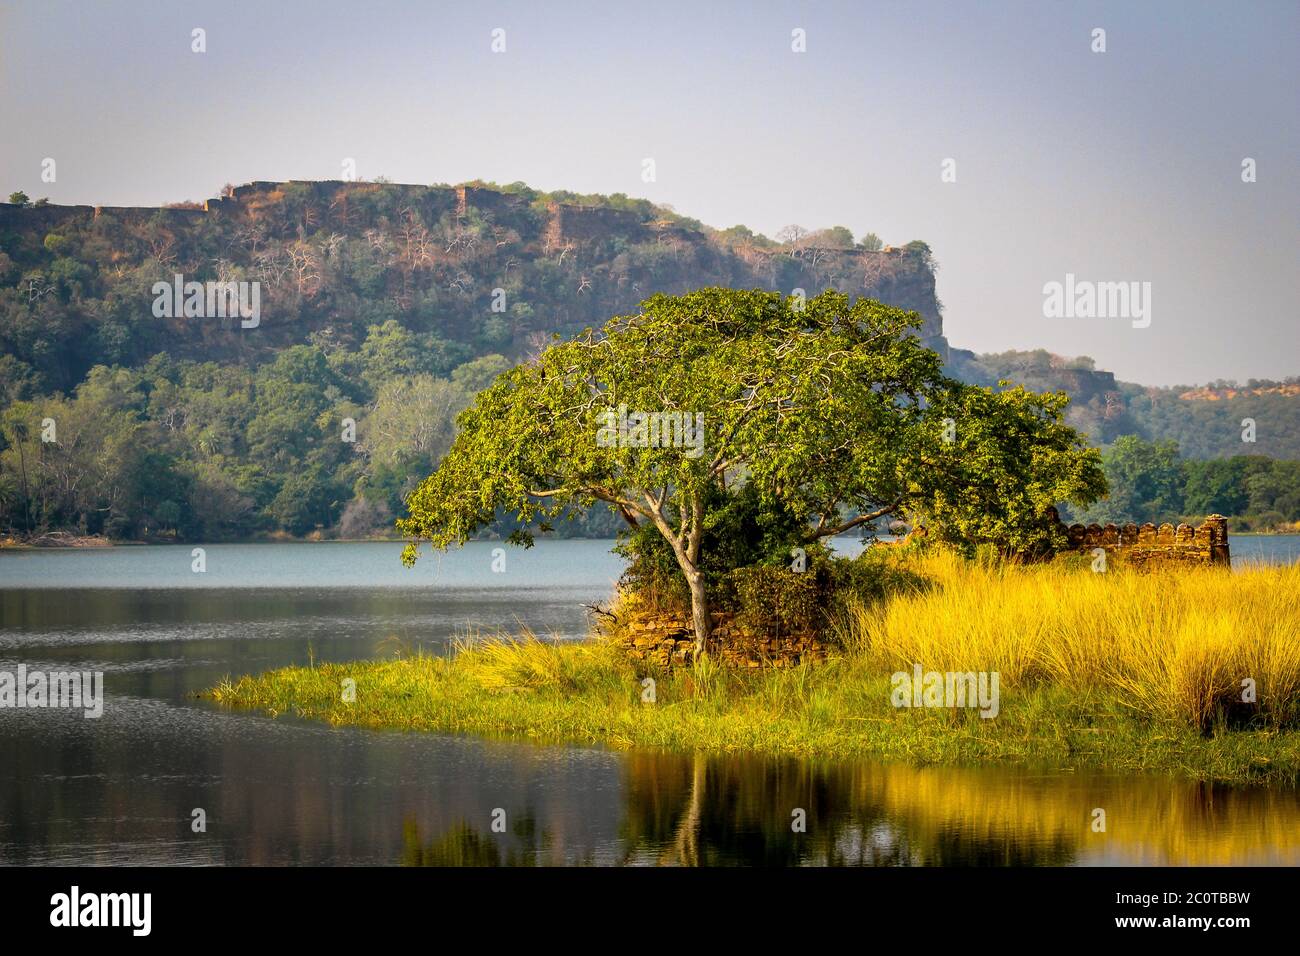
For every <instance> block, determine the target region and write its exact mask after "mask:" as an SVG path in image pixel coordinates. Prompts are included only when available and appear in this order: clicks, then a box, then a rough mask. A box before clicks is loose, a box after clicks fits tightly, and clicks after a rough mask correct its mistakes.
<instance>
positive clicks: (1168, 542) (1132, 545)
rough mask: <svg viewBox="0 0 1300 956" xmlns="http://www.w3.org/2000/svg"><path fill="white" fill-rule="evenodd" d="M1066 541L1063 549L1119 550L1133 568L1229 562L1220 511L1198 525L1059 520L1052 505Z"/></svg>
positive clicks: (1225, 529) (1085, 550) (1223, 522)
mask: <svg viewBox="0 0 1300 956" xmlns="http://www.w3.org/2000/svg"><path fill="white" fill-rule="evenodd" d="M1050 514H1051V517H1053V518H1055V519H1056V521H1057V523H1058V524H1060V525H1061V529H1062V530H1063V531H1064V532H1065V535H1066V540H1067V541H1068V542H1069V544H1068V545H1067V548H1066V550H1068V551H1071V552H1076V553H1091V552H1092V551H1093V550H1095V549H1097V548H1103V549H1105V551H1106V552H1107V554H1112V553H1114V554H1118V555H1119V556H1120V559H1121V561H1122V562H1123V563H1125V564H1127V565H1129V566H1131V567H1135V568H1156V567H1160V566H1165V565H1171V564H1213V565H1223V566H1224V567H1227V566H1229V565H1230V564H1231V554H1230V552H1229V550H1228V519H1227V518H1225V517H1224V516H1223V515H1217V514H1215V515H1209V516H1208V517H1207V518H1206V519H1205V521H1203V522H1202V523H1201V524H1200V525H1198V526H1197V527H1192V526H1191V525H1189V524H1185V523H1184V524H1179V525H1177V526H1175V525H1172V524H1169V523H1168V522H1166V523H1164V524H1162V525H1159V526H1157V525H1154V524H1152V523H1150V522H1147V523H1146V524H1142V525H1138V524H1133V523H1131V522H1130V523H1129V524H1125V525H1116V524H1107V525H1105V526H1104V527H1103V526H1102V525H1098V524H1091V525H1087V526H1085V525H1082V524H1072V525H1070V526H1069V527H1066V526H1065V525H1064V524H1061V522H1060V519H1059V517H1058V516H1057V513H1056V510H1055V509H1051V511H1050Z"/></svg>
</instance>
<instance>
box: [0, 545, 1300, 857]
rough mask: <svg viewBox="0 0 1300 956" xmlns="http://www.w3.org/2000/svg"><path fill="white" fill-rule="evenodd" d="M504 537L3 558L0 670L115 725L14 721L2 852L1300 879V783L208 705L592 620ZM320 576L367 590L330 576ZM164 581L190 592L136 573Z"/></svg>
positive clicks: (27, 717)
mask: <svg viewBox="0 0 1300 956" xmlns="http://www.w3.org/2000/svg"><path fill="white" fill-rule="evenodd" d="M484 544H485V547H482V548H478V547H476V546H470V547H467V548H466V549H465V550H464V551H463V552H458V553H457V557H452V556H449V557H448V558H447V559H446V561H447V566H446V567H445V568H444V571H446V572H447V573H446V576H445V577H443V578H439V579H438V583H437V584H435V585H433V586H430V587H423V588H410V587H403V586H400V582H402V581H408V582H409V580H410V579H409V578H402V577H401V573H402V569H401V567H400V564H399V563H398V562H397V561H396V551H395V549H394V548H393V547H392V546H387V545H385V546H373V545H355V546H354V545H344V544H341V545H331V546H329V547H327V548H325V549H324V550H320V549H313V548H312V547H311V546H300V545H291V546H285V547H280V546H276V545H265V546H257V547H250V548H243V547H241V546H229V549H230V550H229V551H223V550H219V547H225V546H218V547H214V548H213V552H215V558H216V559H217V560H216V561H215V562H214V561H213V558H214V554H213V552H210V553H209V567H210V568H214V567H215V568H217V569H219V570H218V571H216V572H214V574H215V575H216V576H215V577H214V578H212V579H208V580H206V582H205V583H203V584H202V585H196V586H191V587H186V586H183V585H181V584H180V583H178V582H179V581H180V580H181V578H180V575H181V574H182V573H183V574H184V575H190V572H189V571H188V558H187V554H188V552H186V551H184V550H183V549H173V548H136V549H125V548H123V549H112V551H114V552H116V553H115V554H104V555H100V554H84V555H67V554H62V555H50V556H43V555H38V556H34V557H36V558H39V559H40V560H39V561H34V562H33V561H29V559H28V558H23V559H21V561H20V564H14V563H10V562H9V556H5V555H0V667H14V666H16V665H17V664H19V663H23V664H26V665H27V666H28V667H29V668H45V669H49V668H51V667H64V668H69V669H78V670H103V671H105V687H106V693H107V699H106V702H105V712H104V716H103V718H102V719H100V720H90V721H88V720H84V719H82V718H81V717H80V715H79V714H73V713H69V712H61V711H29V710H21V711H19V710H0V864H50V863H61V864H116V863H136V864H208V863H218V864H387V865H395V864H403V863H405V864H409V865H439V866H442V865H457V866H459V865H465V866H468V865H487V866H530V865H598V866H606V865H677V866H706V865H735V864H747V865H766V866H796V865H812V864H828V865H871V866H879V865H885V866H892V865H905V866H929V865H1008V864H1079V865H1093V864H1186V865H1202V864H1285V865H1297V864H1300V806H1298V801H1297V793H1296V791H1295V790H1294V789H1292V790H1283V789H1269V790H1244V789H1229V788H1220V787H1209V786H1201V785H1197V784H1193V783H1187V782H1184V781H1179V780H1170V779H1166V778H1163V777H1140V778H1139V777H1128V778H1117V777H1107V776H1095V775H1085V774H1070V773H1050V774H1049V773H1040V774H1035V773H1031V772H1026V771H1023V770H1013V769H1008V768H994V769H956V768H923V769H917V768H909V767H903V766H875V765H871V764H864V763H851V764H850V763H837V762H833V761H822V762H819V761H805V760H794V759H785V760H769V759H758V758H742V757H727V756H712V757H703V756H700V757H695V756H691V755H674V754H656V753H646V752H632V753H620V752H612V751H608V750H602V749H597V748H585V747H538V746H532V745H530V744H526V743H506V742H500V741H486V740H479V739H474V738H456V737H444V736H437V735H432V734H403V733H376V732H371V731H365V730H360V729H357V728H331V727H326V726H322V725H318V724H311V723H304V722H300V721H296V720H292V719H288V718H280V719H270V718H268V717H265V716H261V715H258V714H252V713H244V712H232V711H226V710H222V709H220V708H217V707H215V706H213V705H211V704H209V703H208V702H206V701H203V700H199V699H195V698H194V697H193V694H194V692H195V691H198V690H200V689H203V688H205V687H209V686H211V685H212V684H214V683H216V682H217V681H219V680H221V679H222V678H223V677H225V676H227V675H231V674H242V673H248V672H256V671H261V670H265V669H268V668H273V667H282V666H285V665H289V664H306V663H308V662H309V661H310V660H313V659H315V660H330V661H341V660H354V659H358V658H368V657H373V656H376V655H377V654H382V653H384V652H385V648H389V647H392V646H396V645H401V646H402V647H404V648H405V649H406V650H408V651H409V650H411V649H412V648H414V647H419V648H421V649H423V650H425V651H426V652H431V653H437V652H438V651H439V650H440V649H441V648H442V647H444V646H445V644H446V642H447V640H448V639H450V638H451V637H453V636H455V635H458V634H464V633H465V632H466V631H467V630H472V629H474V628H481V629H483V630H485V631H494V630H496V629H498V628H500V629H505V630H515V629H517V628H518V626H519V625H520V624H526V625H527V626H530V627H532V628H534V629H535V630H537V631H539V632H542V633H554V634H557V635H560V636H574V637H577V636H581V635H583V634H585V633H586V627H587V625H586V620H587V614H586V611H585V610H584V609H583V607H582V604H583V603H587V602H593V601H599V600H602V599H604V598H606V597H608V594H609V587H610V577H611V566H610V563H609V556H608V551H607V549H608V544H607V543H602V542H542V543H539V545H538V547H537V548H536V549H534V551H532V552H529V553H527V556H526V557H525V559H524V561H525V562H527V563H519V564H515V563H512V564H511V565H510V568H511V573H509V574H505V575H494V574H492V573H491V572H490V571H489V570H487V569H488V568H490V566H491V555H490V547H491V545H490V543H484ZM101 559H103V560H102V561H101ZM178 560H179V561H180V562H181V567H182V571H176V570H175V568H173V567H172V566H173V564H174V563H175V562H176V561H178ZM512 560H513V558H512ZM457 562H459V563H457ZM321 567H326V568H328V569H330V571H329V573H330V574H331V575H333V574H336V573H337V574H340V575H342V574H344V573H346V574H347V575H350V577H349V578H348V580H349V581H352V582H354V584H353V586H349V587H342V586H339V587H322V586H321V584H320V582H321ZM150 569H155V570H158V571H159V573H160V574H162V573H164V572H163V569H170V570H166V572H165V573H166V574H173V575H174V576H175V577H176V579H177V583H173V584H172V585H171V586H167V587H155V588H153V589H151V590H139V589H126V588H122V587H119V586H118V585H117V582H119V581H121V580H130V579H132V578H136V579H139V580H152V579H151V578H150V577H149V574H152V573H153V572H152V571H151V570H150ZM146 572H147V573H146ZM516 572H517V573H516ZM190 577H201V576H194V575H190ZM19 579H21V581H23V582H26V583H24V584H23V585H22V586H20V587H14V586H11V585H12V584H13V582H14V581H15V580H19ZM34 581H39V582H40V583H38V584H37V583H32V582H34ZM312 581H315V582H316V583H315V586H306V585H305V584H304V582H312ZM222 582H224V583H222ZM357 582H359V583H357ZM1097 807H1100V808H1103V809H1105V811H1106V815H1107V831H1106V832H1105V833H1093V832H1092V830H1091V826H1090V824H1091V822H1092V811H1093V809H1094V808H1097ZM195 808H203V809H204V810H205V811H206V814H207V824H208V826H207V830H206V831H204V832H199V833H196V832H194V831H193V829H192V828H191V819H192V817H191V813H192V811H193V810H194V809H195ZM497 809H500V810H503V811H504V813H505V821H506V826H505V830H504V832H501V833H497V832H494V831H493V830H492V821H493V818H494V816H493V815H494V811H495V810H497ZM796 809H798V810H802V811H804V814H805V816H806V821H807V828H806V832H796V831H795V830H794V829H792V826H791V824H792V822H794V818H793V817H792V811H794V810H796Z"/></svg>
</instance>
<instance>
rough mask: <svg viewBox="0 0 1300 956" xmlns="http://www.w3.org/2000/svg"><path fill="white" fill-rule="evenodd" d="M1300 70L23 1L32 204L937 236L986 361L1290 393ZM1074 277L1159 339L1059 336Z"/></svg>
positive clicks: (1296, 56) (765, 23)
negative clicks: (365, 204)
mask: <svg viewBox="0 0 1300 956" xmlns="http://www.w3.org/2000/svg"><path fill="white" fill-rule="evenodd" d="M196 28H197V29H202V30H204V31H205V40H206V50H205V51H204V52H201V53H198V52H194V50H193V49H192V46H193V39H192V35H193V33H192V31H193V30H195V29H196ZM498 29H499V30H504V31H505V32H504V41H505V49H504V52H494V51H493V49H492V46H493V31H494V30H498ZM1097 29H1102V30H1104V31H1105V50H1104V52H1098V51H1097V50H1096V49H1094V48H1095V47H1096V46H1098V41H1097V39H1096V38H1095V36H1094V31H1095V30H1097ZM796 30H798V31H803V33H802V36H803V38H804V43H803V46H804V47H805V49H804V50H803V51H802V52H796V50H795V49H794V47H795V46H797V45H799V44H798V42H797V40H796V36H795V33H794V31H796ZM497 36H498V38H499V37H500V36H501V35H500V34H498V35H497ZM498 45H499V44H498ZM1298 47H1300V2H1297V0H1274V2H1251V0H1234V2H1232V3H1227V2H1222V3H1199V2H1194V0H1180V2H1157V0H1146V2H1140V3H1136V2H1132V0H1127V2H1122V3H1069V4H1067V3H1059V2H1051V0H1038V2H1033V3H1019V2H998V0H994V2H989V3H973V2H967V0H951V2H901V0H889V2H856V3H834V2H816V3H780V2H762V0H756V2H750V3H723V2H717V3H712V2H711V3H701V2H699V0H694V2H688V3H675V2H663V0H657V2H654V3H623V2H618V0H606V2H596V3H577V2H563V0H559V2H550V3H537V2H528V3H437V2H397V0H391V2H372V0H366V2H361V0H351V2H337V0H319V2H314V3H306V2H298V0H280V2H275V3H268V2H265V0H259V2H246V0H224V2H220V3H199V2H188V0H167V2H162V0H112V2H110V0H100V2H93V3H91V2H62V0H39V2H37V0H30V2H23V0H19V2H15V0H0V194H2V195H6V196H7V195H8V193H10V192H12V191H14V190H22V191H24V192H26V193H28V194H29V195H30V196H31V197H32V198H37V197H42V196H46V197H49V199H50V201H51V202H54V203H68V204H75V203H80V204H91V205H157V204H160V203H163V202H174V201H178V200H183V199H203V198H207V197H210V196H215V195H217V193H218V192H219V190H220V189H221V187H222V185H223V184H225V183H235V184H239V183H242V182H249V181H252V180H259V179H261V180H284V179H340V178H343V175H342V170H343V163H344V161H345V160H346V159H349V158H350V159H353V160H355V163H356V174H357V175H358V176H359V177H361V178H366V179H371V178H374V177H376V176H386V177H388V178H389V179H391V180H393V181H394V182H409V183H456V182H463V181H466V180H471V179H485V180H490V181H495V182H498V183H510V182H516V181H523V182H526V183H528V184H529V185H531V186H533V187H536V188H539V189H546V190H553V189H568V190H572V191H575V192H582V193H592V192H600V193H613V192H623V193H627V194H629V195H632V196H643V197H645V198H648V199H651V200H653V201H655V202H661V203H668V204H670V205H671V206H672V207H673V208H674V209H676V210H677V211H678V212H679V213H681V214H683V215H687V216H691V217H693V218H696V219H699V220H701V221H702V222H704V223H707V224H708V225H711V226H716V227H720V228H721V227H727V226H731V225H735V224H737V223H744V224H745V225H748V226H750V227H751V228H753V229H755V230H757V231H761V232H764V233H766V234H768V235H774V234H775V233H776V232H778V231H779V230H780V229H781V228H782V227H783V226H785V225H788V224H792V223H797V224H800V225H802V226H805V227H807V228H822V227H828V226H832V225H843V226H846V227H848V228H849V229H850V230H852V232H853V233H854V235H855V236H858V237H861V236H862V235H864V234H865V233H867V232H875V233H876V234H878V235H879V236H880V237H881V238H882V239H883V240H884V241H885V242H886V243H892V244H895V245H901V244H903V243H906V242H908V241H910V240H913V239H923V240H925V241H926V242H928V243H929V244H930V246H931V248H932V250H933V252H934V257H935V260H936V261H937V263H938V265H939V272H938V293H939V297H940V299H941V300H942V302H943V303H944V324H945V332H946V334H947V336H948V338H949V340H950V342H951V343H952V344H953V345H954V346H956V347H960V348H968V349H972V350H975V351H978V352H989V351H1003V350H1006V349H1013V348H1014V349H1031V348H1045V349H1048V350H1050V351H1052V352H1056V353H1059V354H1063V355H1067V356H1075V355H1089V356H1091V357H1093V358H1094V359H1095V360H1096V361H1097V364H1098V367H1100V368H1105V369H1110V370H1112V371H1114V372H1115V373H1116V374H1117V376H1118V377H1119V378H1120V379H1122V380H1126V381H1135V382H1140V383H1143V384H1149V385H1171V384H1193V383H1203V382H1207V381H1211V380H1215V379H1238V380H1241V381H1245V380H1246V379H1249V378H1282V377H1285V376H1289V375H1297V374H1300V316H1298V315H1297V305H1296V303H1297V301H1300V270H1297V248H1298V243H1297V239H1300V201H1298V197H1300V189H1298V188H1297V183H1296V172H1297V159H1298V158H1300V156H1298V154H1300V149H1298V147H1300V109H1298V108H1297V107H1298V106H1300V102H1298V97H1297V79H1298V76H1300V70H1298V69H1297V67H1298V66H1300V52H1298ZM47 158H50V159H54V160H55V177H56V178H55V181H54V182H45V181H42V168H43V167H42V164H43V161H44V160H45V159H47ZM646 159H653V161H654V180H653V181H652V182H647V181H645V179H644V177H643V170H644V169H645V166H644V163H643V161H644V160H646ZM1247 159H1251V160H1253V161H1254V168H1255V181H1254V182H1243V165H1242V164H1243V161H1245V160H1247ZM948 160H951V161H952V162H951V163H946V161H948ZM945 171H946V172H947V174H948V175H947V176H945ZM954 173H955V177H954V175H953V174H954ZM945 179H947V180H950V181H945ZM952 180H955V181H952ZM1067 275H1073V276H1074V277H1075V281H1076V282H1079V281H1084V282H1124V283H1139V284H1141V283H1150V286H1149V287H1146V288H1149V289H1150V299H1149V304H1150V310H1149V315H1148V316H1146V318H1149V320H1150V321H1149V323H1148V324H1145V325H1143V322H1144V321H1145V319H1136V318H1135V319H1130V317H1129V316H1127V315H1125V316H1119V317H1115V316H1111V317H1107V316H1105V315H1100V316H1086V315H1073V316H1071V317H1048V315H1047V313H1048V312H1049V311H1050V310H1049V309H1047V308H1046V307H1045V304H1044V302H1045V298H1046V295H1045V292H1044V287H1045V286H1046V285H1047V284H1049V283H1053V282H1057V283H1062V284H1064V283H1065V282H1066V277H1067ZM1139 288H1143V287H1142V286H1141V285H1139Z"/></svg>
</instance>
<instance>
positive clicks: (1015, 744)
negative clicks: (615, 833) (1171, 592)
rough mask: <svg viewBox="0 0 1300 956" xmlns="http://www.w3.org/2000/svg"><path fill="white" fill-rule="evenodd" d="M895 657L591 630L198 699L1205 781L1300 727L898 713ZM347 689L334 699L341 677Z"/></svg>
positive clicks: (1014, 693) (725, 745)
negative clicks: (629, 648) (617, 638)
mask: <svg viewBox="0 0 1300 956" xmlns="http://www.w3.org/2000/svg"><path fill="white" fill-rule="evenodd" d="M892 669H893V668H891V667H882V666H881V662H880V661H878V660H876V659H874V658H873V657H872V656H871V655H868V654H866V653H863V652H860V651H859V652H852V653H849V654H847V655H846V656H844V657H841V658H839V659H836V660H832V661H830V662H829V663H826V664H820V665H803V666H799V667H792V668H784V669H770V670H769V669H764V670H761V671H751V672H735V671H727V670H723V669H721V668H719V667H717V666H716V665H712V664H710V663H709V662H708V661H707V660H706V661H704V662H701V663H700V664H698V665H696V666H694V667H692V668H686V669H680V670H678V671H676V672H673V673H671V674H665V673H661V674H656V675H654V676H655V680H656V686H655V698H656V701H655V703H644V702H642V693H643V686H642V682H641V680H642V679H641V677H640V676H639V675H638V673H637V672H636V671H635V670H634V668H633V667H632V665H631V664H630V663H629V662H627V661H626V660H625V659H623V658H621V657H620V656H619V655H618V652H617V651H615V650H614V649H613V648H612V647H610V646H609V645H608V644H605V643H603V642H600V641H590V642H583V643H567V644H555V643H550V642H545V641H539V640H537V639H536V638H533V637H531V636H528V637H526V638H524V639H523V640H520V641H488V642H484V643H480V644H476V645H473V646H471V647H468V648H465V649H463V650H462V651H461V652H460V653H459V654H458V655H456V656H455V657H452V658H445V659H444V658H434V657H423V656H421V657H410V658H405V659H397V660H388V661H364V662H356V663H348V664H318V665H315V666H312V667H291V668H285V669H282V670H276V671H271V672H269V673H266V674H263V675H261V676H256V677H243V678H240V679H239V680H236V681H233V682H231V681H226V682H224V683H222V684H221V685H219V686H218V687H216V688H214V689H212V690H211V691H210V692H209V695H210V696H211V697H212V698H214V699H215V700H217V701H219V702H221V703H223V704H226V705H229V706H233V707H243V708H252V709H256V710H260V711H263V712H266V713H268V714H271V715H273V716H274V715H280V714H292V715H297V716H300V717H305V718H309V719H314V720H323V721H327V722H329V723H331V724H335V725H345V724H346V725H357V726H363V727H371V728H384V729H400V730H412V731H437V732H450V733H465V734H476V735H482V736H490V737H512V738H517V739H518V738H523V739H531V740H535V741H538V742H555V743H559V742H576V743H599V744H604V745H608V746H613V747H659V748H669V749H673V750H709V751H718V752H736V751H744V752H758V753H768V754H792V755H806V756H815V757H835V758H841V757H869V758H872V759H876V760H883V761H903V762H907V763H909V764H913V765H923V764H935V763H955V764H972V763H985V762H1015V763H1022V764H1034V765H1038V766H1045V767H1052V768H1057V769H1068V768H1076V767H1078V768H1085V767H1088V768H1097V769H1105V770H1109V771H1116V772H1143V771H1158V772H1165V773H1172V774H1177V775H1180V776H1187V777H1192V778H1195V779H1202V780H1216V781H1227V782H1236V783H1244V782H1253V783H1270V784H1286V785H1295V784H1296V783H1297V781H1298V780H1300V733H1298V732H1296V731H1294V730H1288V729H1278V728H1276V727H1268V726H1263V727H1258V728H1253V729H1252V728H1240V727H1237V728H1235V729H1231V730H1229V729H1227V728H1226V726H1224V724H1223V722H1222V721H1216V722H1212V724H1211V725H1210V726H1209V727H1208V728H1207V729H1206V730H1204V731H1201V730H1198V729H1196V728H1195V727H1194V726H1192V725H1190V724H1189V723H1188V722H1186V721H1180V720H1177V719H1174V718H1170V717H1162V716H1159V715H1148V714H1144V713H1142V712H1141V711H1140V710H1138V709H1135V708H1134V706H1133V703H1132V701H1131V700H1129V699H1128V698H1126V696H1125V695H1124V694H1123V693H1122V692H1121V691H1118V690H1116V689H1114V688H1112V687H1100V688H1096V689H1082V690H1081V689H1079V688H1078V687H1070V686H1066V685H1064V684H1057V683H1048V682H1038V683H1032V684H1026V685H1023V686H1015V685H1013V686H1007V684H1006V683H1005V682H1004V683H1003V686H1002V689H1001V707H1000V713H999V714H998V716H997V717H996V718H994V719H984V718H981V717H980V716H979V714H978V713H977V712H976V711H973V710H948V709H924V708H922V709H895V708H894V707H893V706H892V705H891V703H890V693H889V692H890V677H889V672H890V670H892ZM346 679H351V680H354V681H355V682H356V699H355V701H353V702H347V701H345V700H344V699H343V697H344V695H343V692H342V687H343V682H344V680H346Z"/></svg>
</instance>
